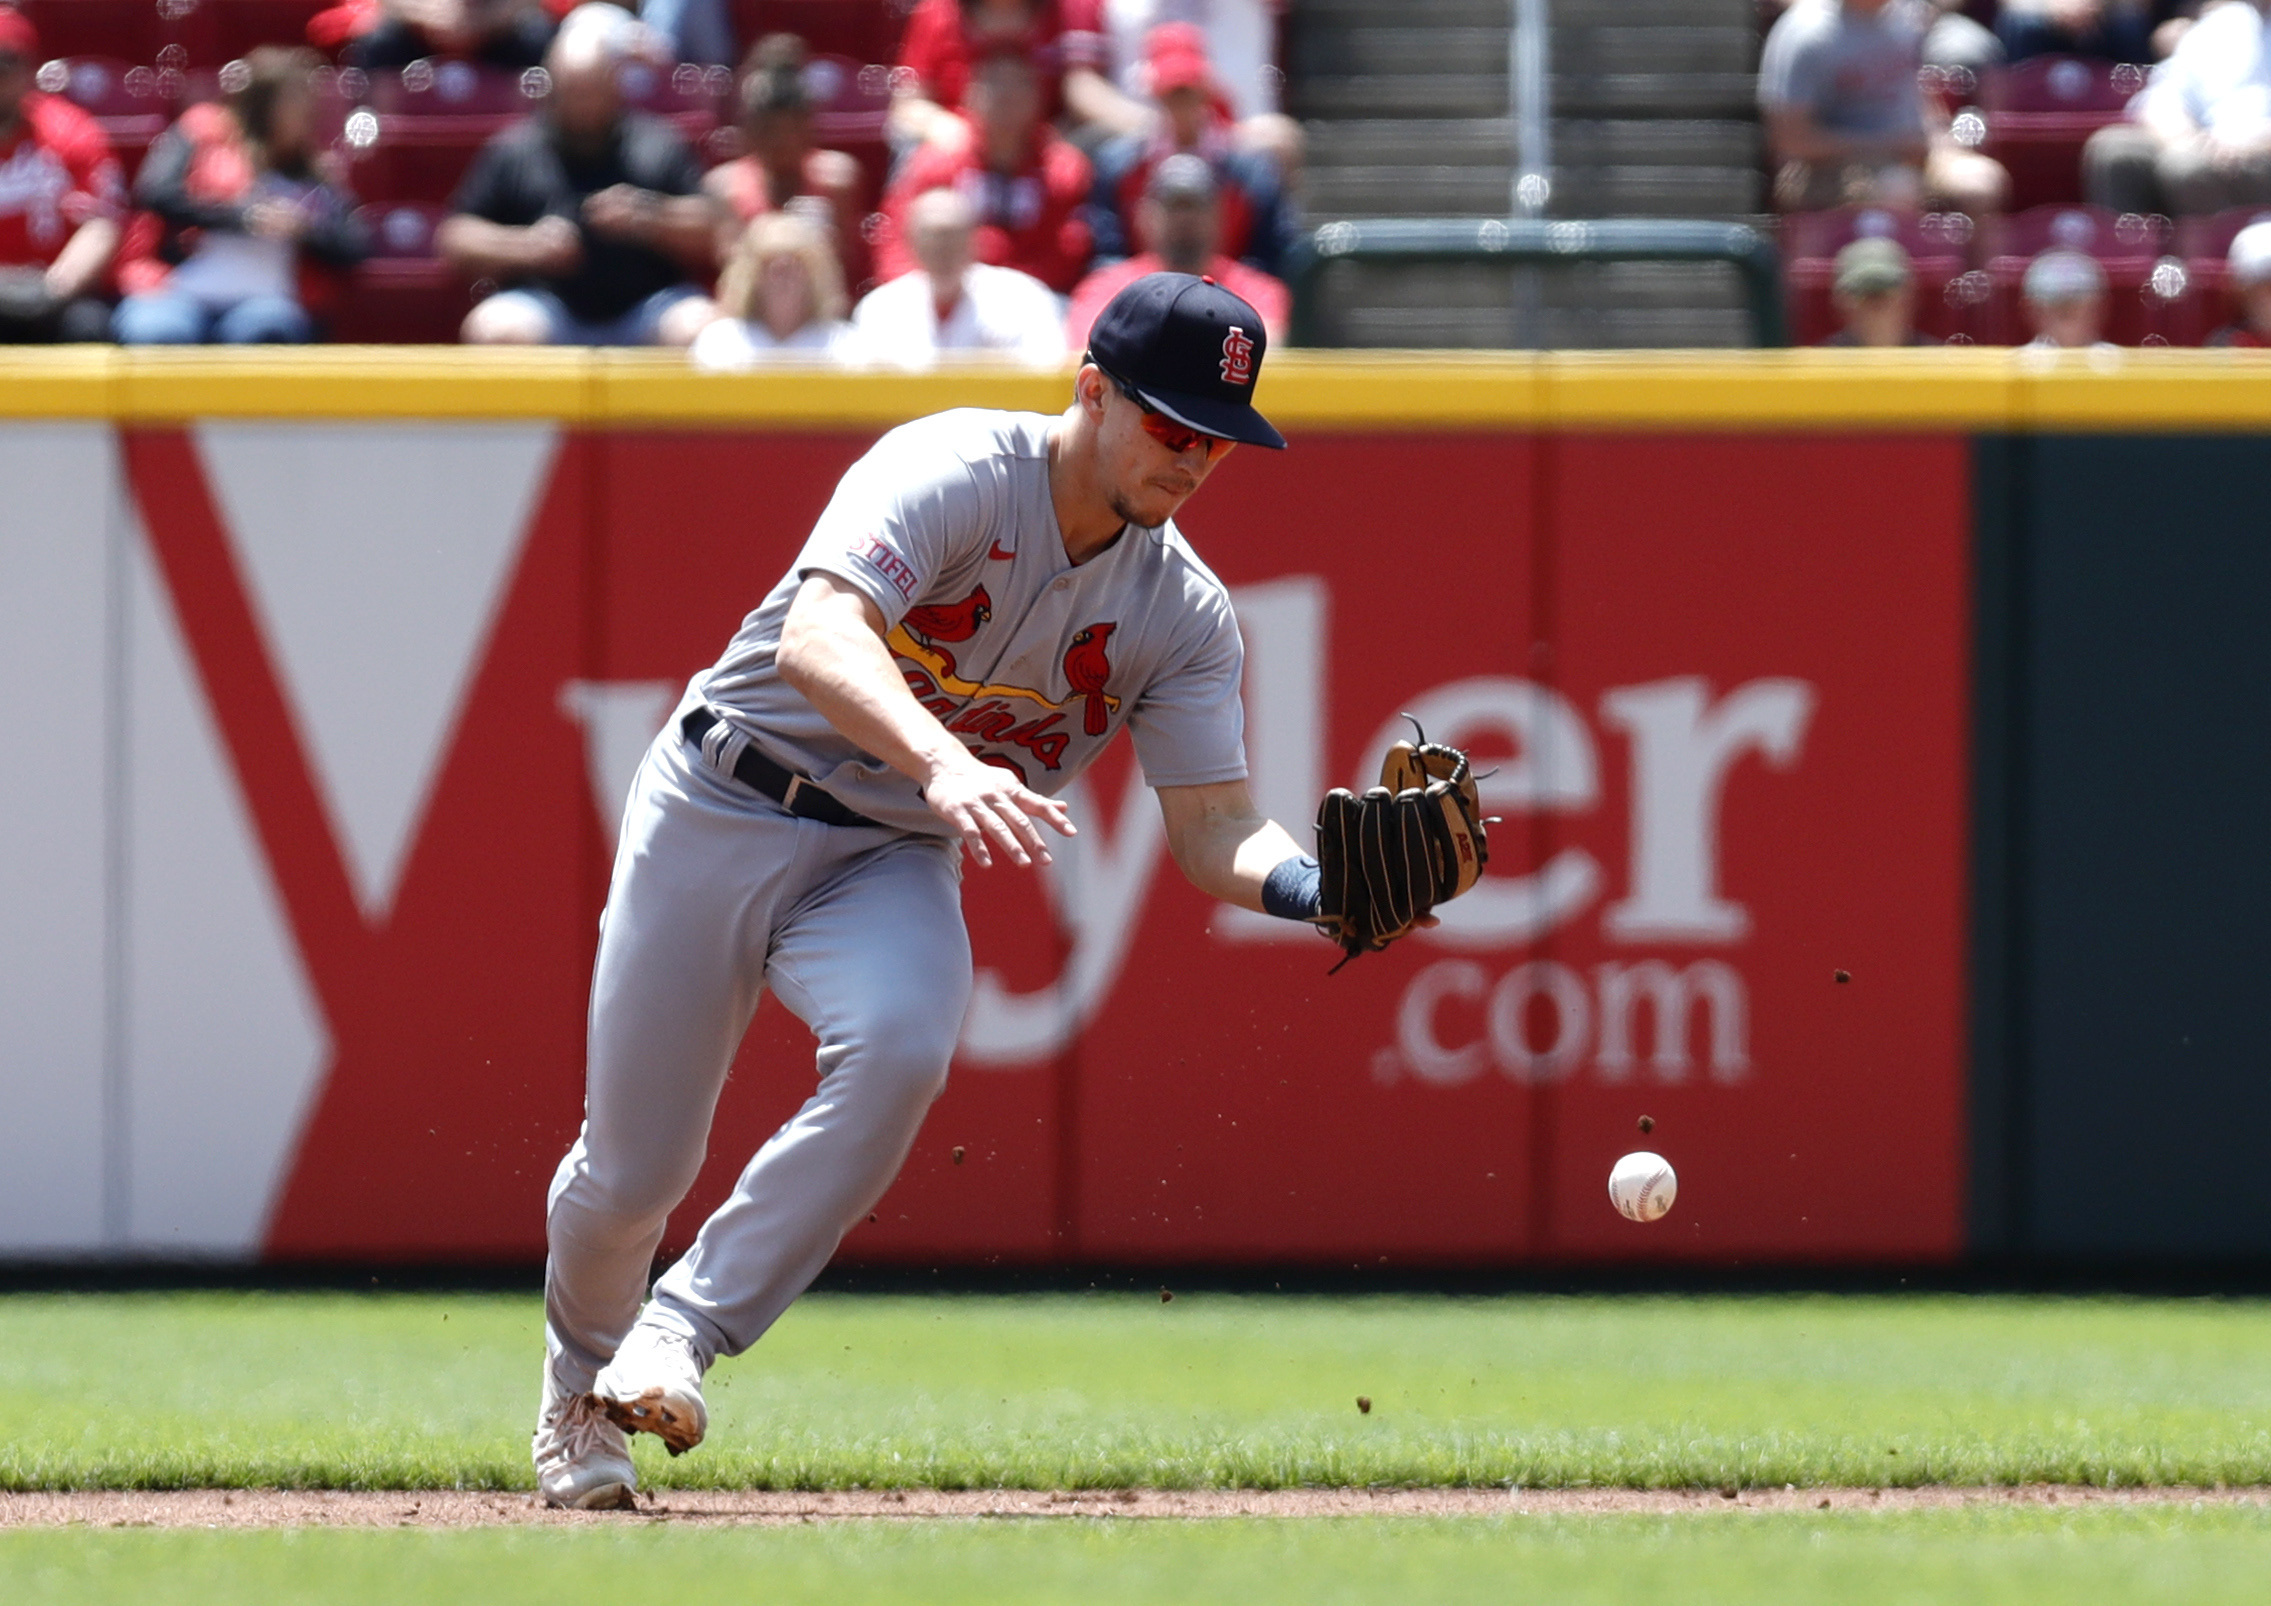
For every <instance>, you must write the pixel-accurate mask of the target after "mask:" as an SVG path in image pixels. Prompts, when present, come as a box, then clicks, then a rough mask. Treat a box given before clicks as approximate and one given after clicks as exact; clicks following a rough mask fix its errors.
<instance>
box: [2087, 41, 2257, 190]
mask: <svg viewBox="0 0 2271 1606" xmlns="http://www.w3.org/2000/svg"><path fill="white" fill-rule="evenodd" d="M2263 3H2264V0H2231V3H2229V4H2227V5H2220V6H2215V7H2212V8H2210V9H2209V10H2206V11H2203V12H2202V13H2201V14H2200V20H2199V21H2197V22H2195V23H2194V24H2193V25H2192V26H2191V28H2189V29H2188V30H2186V32H2185V34H2184V36H2183V37H2182V38H2181V39H2179V40H2178V41H2177V45H2176V50H2175V52H2174V53H2173V54H2172V55H2170V57H2169V59H2168V60H2166V61H2164V62H2162V63H2161V64H2160V65H2159V66H2158V67H2156V68H2154V69H2153V76H2152V77H2151V78H2150V79H2149V80H2147V82H2146V84H2145V88H2144V90H2143V92H2142V93H2140V94H2139V95H2138V96H2137V98H2136V99H2135V100H2133V101H2131V102H2130V103H2129V116H2130V121H2128V122H2126V123H2117V124H2115V125H2114V126H2113V127H2111V128H2101V129H2099V130H2098V131H2097V132H2096V133H2095V134H2092V135H2091V136H2090V142H2089V143H2088V144H2087V145H2085V146H2083V147H2082V178H2083V184H2084V187H2085V189H2086V190H2087V191H2088V194H2089V198H2090V199H2091V200H2093V201H2095V202H2097V203H2098V204H2099V205H2100V206H2108V207H2111V208H2113V209H2114V210H2115V211H2117V212H2166V213H2169V214H2171V215H2173V216H2179V217H2181V216H2184V215H2186V214H2189V213H2197V212H2217V211H2221V210H2223V209H2224V208H2225V207H2227V206H2256V205H2260V204H2263V203H2265V202H2271V48H2267V41H2266V38H2265V34H2264V25H2263Z"/></svg>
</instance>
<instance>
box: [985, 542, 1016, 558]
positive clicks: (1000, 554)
mask: <svg viewBox="0 0 2271 1606" xmlns="http://www.w3.org/2000/svg"><path fill="white" fill-rule="evenodd" d="M986 556H987V557H989V558H999V559H1001V560H1002V561H1003V562H1005V563H1006V562H1008V561H1009V560H1010V559H1011V558H1014V557H1016V556H1017V550H1016V548H1014V547H1012V548H1011V549H1010V550H1009V551H1007V552H1004V551H1003V550H1002V549H1001V543H1000V542H999V541H996V542H995V543H994V549H993V550H992V551H991V552H989V553H987V554H986Z"/></svg>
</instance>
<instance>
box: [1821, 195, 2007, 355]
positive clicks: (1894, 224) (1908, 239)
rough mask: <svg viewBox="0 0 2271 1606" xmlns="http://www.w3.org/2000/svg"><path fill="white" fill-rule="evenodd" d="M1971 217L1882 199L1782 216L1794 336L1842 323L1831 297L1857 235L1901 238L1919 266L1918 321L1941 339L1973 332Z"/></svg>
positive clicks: (1829, 330)
mask: <svg viewBox="0 0 2271 1606" xmlns="http://www.w3.org/2000/svg"><path fill="white" fill-rule="evenodd" d="M1971 236H1972V223H1971V219H1969V218H1967V217H1965V216H1964V215H1963V214H1962V213H1961V212H1930V213H1925V214H1923V215H1921V216H1919V215H1918V214H1916V213H1914V212H1895V211H1890V210H1888V209H1886V208H1884V207H1881V206H1866V207H1862V206H1847V207H1839V208H1838V209H1836V210H1835V211H1829V212H1794V213H1792V214H1790V215H1789V216H1788V217H1785V218H1784V219H1783V220H1782V258H1783V263H1784V268H1783V278H1782V284H1783V295H1784V298H1785V301H1786V304H1787V307H1788V309H1789V318H1790V338H1791V339H1792V340H1793V341H1794V342H1796V343H1797V344H1798V345H1801V346H1812V345H1818V344H1820V343H1821V341H1822V340H1824V339H1825V338H1827V337H1828V336H1829V335H1831V334H1833V333H1834V332H1835V331H1836V329H1837V326H1838V320H1837V313H1836V310H1835V308H1833V307H1832V306H1831V304H1830V291H1831V288H1832V281H1833V280H1834V279H1835V278H1836V275H1837V267H1836V258H1837V253H1838V252H1839V251H1841V250H1843V249H1844V248H1845V247H1846V246H1848V245H1850V244H1851V243H1852V242H1853V241H1855V240H1859V239H1866V238H1871V237H1875V238H1882V239H1889V240H1893V241H1897V242H1898V243H1899V245H1900V246H1901V248H1902V249H1903V250H1905V251H1906V252H1907V253H1908V256H1909V261H1910V263H1911V264H1912V265H1913V266H1914V269H1915V272H1916V324H1917V327H1918V328H1919V329H1921V330H1922V331H1923V332H1924V333H1926V334H1928V335H1931V336H1933V337H1934V338H1936V339H1940V340H1946V339H1949V338H1951V337H1962V338H1970V337H1971V334H1972V331H1971V327H1970V318H1969V314H1970V312H1971V308H1972V304H1973V301H1974V300H1976V295H1975V294H1974V292H1975V289H1976V286H1975V283H1974V281H1973V279H1972V278H1971V276H1969V275H1968V274H1967V270H1968V269H1969V268H1970V266H1971Z"/></svg>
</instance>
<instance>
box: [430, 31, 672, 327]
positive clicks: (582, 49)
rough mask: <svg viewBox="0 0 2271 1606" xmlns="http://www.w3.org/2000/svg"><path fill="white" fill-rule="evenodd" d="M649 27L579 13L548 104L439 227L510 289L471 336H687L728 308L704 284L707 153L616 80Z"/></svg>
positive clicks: (480, 160)
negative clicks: (716, 303) (633, 106)
mask: <svg viewBox="0 0 2271 1606" xmlns="http://www.w3.org/2000/svg"><path fill="white" fill-rule="evenodd" d="M608 13H612V14H613V15H612V16H610V15H607V14H608ZM618 19H619V21H618ZM635 27H636V24H633V23H632V21H631V18H630V16H629V14H628V13H626V12H623V11H621V10H619V9H618V8H616V7H614V6H603V5H586V6H578V7H577V8H576V9H575V10H574V11H572V12H570V13H569V14H568V17H567V19H566V20H565V21H564V22H563V23H562V24H561V27H560V36H559V38H557V39H556V40H554V41H553V44H552V50H551V53H550V55H549V56H548V57H547V58H546V66H547V67H548V68H549V69H550V72H551V78H552V87H551V92H550V94H549V96H548V97H547V99H546V101H545V105H544V109H543V110H542V111H541V112H539V113H537V114H536V115H535V116H533V117H528V118H524V119H523V120H521V121H520V122H517V123H515V124H513V125H512V126H511V127H510V128H507V129H506V130H505V131H504V132H502V133H500V134H498V135H497V136H496V137H495V138H493V139H491V140H490V141H489V143H488V144H487V145H485V146H483V147H482V150H481V154H480V155H479V156H478V157H476V158H475V159H474V162H473V169H472V171H471V172H469V173H467V174H466V176H465V182H464V183H463V184H462V185H461V186H460V187H459V189H458V192H457V198H456V200H455V201H454V202H453V203H452V208H453V210H454V212H455V214H456V215H455V216H453V217H450V218H447V219H445V220H444V221H443V223H442V226H441V227H440V228H439V229H438V230H436V231H435V235H434V243H435V245H436V247H437V248H438V249H439V250H440V252H441V254H442V256H443V257H445V258H447V259H448V261H449V262H450V263H451V264H452V265H453V266H455V267H456V268H457V269H458V271H459V272H461V273H464V274H466V275H467V276H468V277H472V278H488V279H495V280H497V281H499V282H501V283H502V284H504V285H505V286H506V288H505V289H503V290H501V291H499V292H498V293H497V294H495V295H492V296H490V297H489V298H488V299H487V300H485V301H483V302H481V303H480V304H479V305H478V306H476V307H475V308H474V309H473V310H472V311H471V312H470V313H468V314H466V318H465V338H466V339H467V340H469V341H472V342H474V343H475V344H480V345H488V344H507V345H542V344H555V345H593V346H651V345H670V346H683V345H686V344H688V343H690V342H691V341H692V340H693V338H694V336H695V335H696V333H698V332H699V331H700V329H701V328H702V326H703V325H704V324H706V323H708V322H709V321H710V319H711V318H712V317H713V316H714V315H715V313H716V308H715V307H713V306H712V305H711V303H710V301H709V300H708V298H707V297H705V296H704V295H703V294H702V293H701V291H700V290H699V289H697V288H696V286H695V285H694V284H693V282H692V280H693V278H694V277H695V276H696V275H697V274H701V273H703V272H705V271H706V270H707V269H708V268H709V267H710V265H711V264H712V263H714V262H715V261H716V260H717V214H716V212H715V210H714V209H713V208H712V206H711V204H710V202H709V200H708V199H707V198H706V197H704V196H703V195H702V193H701V188H702V169H701V164H700V163H699V162H697V161H696V160H695V158H694V153H693V151H692V150H691V149H690V148H688V146H687V144H686V141H685V140H684V139H682V138H680V137H679V133H678V130H677V129H675V128H673V127H672V126H671V125H670V124H669V123H667V122H665V121H664V120H662V119H661V118H659V117H651V116H648V115H647V114H645V113H643V112H637V111H626V110H625V109H624V106H623V95H622V90H621V89H620V87H619V86H618V84H617V81H616V69H617V68H618V67H619V66H620V65H621V63H622V61H623V59H624V57H625V56H626V55H627V54H628V53H629V51H630V49H631V46H632V44H633V43H634V41H635V36H634V35H633V34H632V33H631V32H629V31H627V28H635Z"/></svg>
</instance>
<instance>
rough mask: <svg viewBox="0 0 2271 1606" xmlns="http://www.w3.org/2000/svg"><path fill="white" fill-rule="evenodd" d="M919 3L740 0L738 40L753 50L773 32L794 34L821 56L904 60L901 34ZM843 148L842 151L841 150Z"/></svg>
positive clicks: (892, 0) (737, 0) (897, 0)
mask: <svg viewBox="0 0 2271 1606" xmlns="http://www.w3.org/2000/svg"><path fill="white" fill-rule="evenodd" d="M915 5H916V0H734V4H733V22H734V37H735V38H737V39H739V40H740V41H741V47H742V49H744V50H747V49H748V48H749V47H750V46H751V45H752V44H754V43H756V42H757V40H759V39H760V38H762V37H763V36H764V35H766V34H769V33H793V34H795V35H797V36H798V37H799V38H801V39H802V40H803V41H804V43H805V47H806V48H807V49H808V50H810V51H811V52H812V53H813V54H814V55H816V56H822V55H829V56H849V57H851V58H852V59H853V60H855V61H861V62H892V61H896V60H898V59H899V35H900V34H901V33H903V32H905V31H906V27H907V17H908V15H909V14H910V13H911V12H912V11H913V10H914V9H915ZM838 148H839V149H841V147H838Z"/></svg>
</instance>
